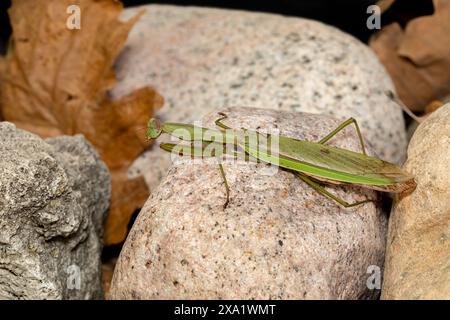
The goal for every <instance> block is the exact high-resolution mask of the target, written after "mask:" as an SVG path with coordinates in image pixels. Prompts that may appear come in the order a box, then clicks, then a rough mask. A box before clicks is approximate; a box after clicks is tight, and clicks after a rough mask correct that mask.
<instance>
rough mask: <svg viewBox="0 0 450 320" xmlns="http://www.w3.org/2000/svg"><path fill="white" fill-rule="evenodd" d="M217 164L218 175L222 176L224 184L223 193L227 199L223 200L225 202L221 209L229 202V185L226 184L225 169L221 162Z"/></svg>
mask: <svg viewBox="0 0 450 320" xmlns="http://www.w3.org/2000/svg"><path fill="white" fill-rule="evenodd" d="M218 165H219V171H220V175H221V176H222V180H223V183H224V184H225V193H226V197H227V199H226V200H225V203H224V204H223V209H226V208H227V206H228V203H229V202H230V186H229V185H228V181H227V177H226V176H225V171H224V170H223V165H222V164H221V163H219V164H218Z"/></svg>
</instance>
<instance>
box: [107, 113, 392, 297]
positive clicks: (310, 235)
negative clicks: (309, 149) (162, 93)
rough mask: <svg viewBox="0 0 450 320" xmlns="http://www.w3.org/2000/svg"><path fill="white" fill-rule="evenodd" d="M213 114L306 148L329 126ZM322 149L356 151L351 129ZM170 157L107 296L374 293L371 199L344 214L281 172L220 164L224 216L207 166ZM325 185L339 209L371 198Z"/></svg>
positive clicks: (319, 119) (318, 120)
mask: <svg viewBox="0 0 450 320" xmlns="http://www.w3.org/2000/svg"><path fill="white" fill-rule="evenodd" d="M223 111H224V112H226V113H227V114H228V115H229V119H227V120H226V121H227V124H232V126H233V127H241V126H243V127H248V128H253V129H257V128H258V130H260V131H262V132H264V131H268V132H272V133H273V132H274V130H277V129H278V130H280V134H283V135H287V136H292V137H296V138H299V139H308V140H313V141H317V140H318V139H319V138H320V137H323V136H324V135H325V134H326V133H328V132H330V131H331V130H332V129H334V127H336V126H337V124H338V123H339V121H338V120H336V119H333V118H331V117H329V116H325V115H314V114H307V113H294V112H280V111H275V110H264V109H253V108H226V109H224V110H223ZM216 117H217V115H216V113H212V114H210V115H209V116H208V117H207V118H206V121H205V122H204V123H203V125H205V126H206V127H211V128H214V125H213V123H214V122H213V120H214V119H215V118H216ZM330 143H331V144H333V145H336V146H340V147H343V148H347V149H350V150H353V151H358V150H360V146H359V143H358V139H357V137H356V134H355V132H354V128H347V129H345V130H344V131H343V132H342V133H340V134H339V135H338V136H336V137H335V138H333V139H332V140H331V141H330ZM174 160H175V161H174V164H173V166H172V167H171V168H170V170H169V172H168V174H167V176H165V177H164V178H163V180H162V182H161V184H160V185H159V187H158V188H157V189H156V190H155V191H154V192H153V193H152V195H151V197H150V198H149V200H148V201H147V203H146V204H145V206H144V208H143V209H142V211H141V212H140V214H139V216H138V218H137V220H136V222H135V223H134V225H133V227H132V230H131V231H130V234H129V236H128V238H127V240H126V243H125V245H124V247H123V249H122V252H121V254H120V257H119V260H118V263H117V265H116V268H115V271H114V275H113V280H112V284H111V290H110V296H109V297H110V298H111V299H251V298H254V299H358V298H374V297H376V296H377V295H378V294H379V290H372V289H374V287H371V286H368V285H367V283H368V281H369V277H370V276H371V273H370V272H372V271H371V270H377V269H378V270H381V269H382V263H383V260H384V250H385V232H386V225H387V222H386V216H385V214H383V213H382V210H381V208H380V204H379V202H376V203H374V202H370V203H366V204H364V205H361V206H358V207H354V208H350V209H345V208H344V207H342V206H340V205H338V204H336V203H335V202H334V201H332V200H330V199H328V198H326V197H324V196H323V195H321V194H319V193H317V192H316V191H314V190H313V189H311V188H310V187H309V186H308V185H306V184H305V183H303V182H302V181H301V180H299V179H298V178H297V177H296V176H295V175H294V174H292V173H290V172H287V171H284V170H281V169H277V168H276V167H273V168H268V167H267V166H266V165H264V164H256V163H253V164H252V163H248V162H246V163H233V162H227V163H225V164H224V168H225V172H226V176H227V179H228V182H229V184H230V189H231V198H230V203H229V205H228V207H227V208H226V209H225V210H224V209H223V203H224V201H225V190H224V185H223V182H222V180H221V176H220V174H219V170H218V168H217V164H216V163H214V161H213V162H211V161H210V160H199V159H190V158H187V157H184V158H181V159H180V158H175V159H174ZM272 170H274V171H272ZM326 188H327V190H329V191H330V192H334V193H336V194H338V196H340V197H342V198H344V199H346V200H347V201H349V202H354V201H356V200H361V199H364V198H367V197H369V198H373V199H374V198H375V197H377V194H376V193H375V192H374V191H371V190H365V189H361V188H355V187H352V186H336V185H335V186H327V187H326ZM368 270H369V273H367V272H368ZM380 278H381V275H380ZM369 282H370V281H369Z"/></svg>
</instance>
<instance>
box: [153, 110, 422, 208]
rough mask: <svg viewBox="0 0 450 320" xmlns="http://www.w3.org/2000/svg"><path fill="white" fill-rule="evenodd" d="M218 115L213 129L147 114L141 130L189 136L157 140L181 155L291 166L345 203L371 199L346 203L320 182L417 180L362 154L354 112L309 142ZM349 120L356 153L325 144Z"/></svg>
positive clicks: (396, 184) (404, 186)
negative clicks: (236, 124) (243, 125)
mask: <svg viewBox="0 0 450 320" xmlns="http://www.w3.org/2000/svg"><path fill="white" fill-rule="evenodd" d="M219 116H220V118H218V119H217V120H216V121H215V124H216V125H217V127H218V130H212V129H208V128H203V127H199V126H194V125H190V124H183V123H169V122H167V123H163V124H160V123H159V122H158V121H157V120H156V119H153V118H152V119H150V120H149V122H148V125H147V133H146V136H147V138H148V139H156V138H157V137H159V136H160V135H161V134H163V133H165V134H169V135H171V136H174V137H176V138H178V139H180V140H182V141H187V142H189V145H186V144H184V145H183V144H174V143H161V144H160V147H161V148H162V149H163V150H165V151H168V152H174V153H177V154H178V155H182V156H191V157H219V156H221V155H224V154H225V155H228V156H232V157H238V156H240V157H243V158H244V159H245V160H246V161H256V162H262V163H267V164H271V165H276V166H278V167H280V168H283V169H285V170H288V171H291V172H293V173H294V174H296V175H297V176H298V178H299V179H301V180H302V181H304V182H305V183H306V184H308V185H309V186H311V187H312V188H314V189H315V190H316V191H318V192H320V193H321V194H323V195H324V196H326V197H328V198H330V199H332V200H334V201H336V202H338V203H339V204H341V205H342V206H344V207H346V208H348V207H353V206H357V205H360V204H363V203H366V202H370V201H373V200H370V199H366V200H362V201H358V202H355V203H348V202H346V201H345V200H343V199H341V198H339V197H337V196H336V195H334V194H332V193H331V192H329V191H327V190H326V189H325V188H324V187H323V186H322V184H323V183H329V184H351V185H357V186H360V187H363V188H368V189H373V190H378V191H384V192H404V191H408V190H412V189H414V188H415V186H416V183H415V181H414V178H413V177H412V176H411V175H410V174H408V173H407V172H405V171H403V170H402V169H401V168H400V167H398V166H396V165H395V164H392V163H389V162H386V161H383V160H381V159H378V158H375V157H372V156H369V155H367V154H366V151H365V146H364V141H363V138H362V135H361V132H360V129H359V126H358V123H357V122H356V120H355V119H353V118H350V119H348V120H346V121H344V122H342V123H341V124H340V125H339V126H338V127H337V128H336V129H334V130H333V131H331V132H330V133H329V134H328V135H326V136H325V137H323V138H322V139H320V140H319V141H317V142H311V141H305V140H298V139H294V138H291V137H286V136H283V135H270V134H265V133H260V132H258V131H255V130H249V129H244V128H240V129H233V128H231V127H229V126H227V125H225V124H224V122H223V121H224V120H225V119H226V118H227V115H226V114H224V113H219ZM352 124H353V125H354V126H355V129H356V133H357V134H358V137H359V142H360V144H361V150H362V152H361V153H358V152H353V151H349V150H346V149H342V148H338V147H334V146H330V145H327V144H326V143H327V142H328V141H329V140H330V139H331V138H333V137H334V136H335V135H336V134H337V133H339V132H340V131H341V130H343V129H344V128H345V127H347V126H349V125H352ZM230 146H231V148H230ZM218 166H219V172H220V175H221V176H222V179H223V181H224V185H225V191H226V202H225V204H224V208H226V207H227V205H228V203H229V200H230V187H229V184H228V181H227V179H226V175H225V171H224V169H223V166H222V163H221V162H220V161H219V163H218Z"/></svg>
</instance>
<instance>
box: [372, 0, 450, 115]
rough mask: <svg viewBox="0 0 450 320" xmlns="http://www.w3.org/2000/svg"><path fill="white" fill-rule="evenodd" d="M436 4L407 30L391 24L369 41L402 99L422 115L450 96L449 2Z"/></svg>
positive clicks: (445, 0) (449, 0) (410, 23)
mask: <svg viewBox="0 0 450 320" xmlns="http://www.w3.org/2000/svg"><path fill="white" fill-rule="evenodd" d="M433 3H434V7H435V13H434V14H433V15H430V16H422V17H418V18H416V19H413V20H411V21H410V22H409V23H408V24H407V25H406V28H405V30H403V29H402V28H401V27H400V25H398V24H397V23H393V24H390V25H388V26H386V27H385V28H383V29H382V30H381V31H379V32H378V33H376V34H375V35H374V36H373V37H372V38H371V39H370V46H371V47H372V49H373V50H374V51H375V52H376V53H377V55H378V57H379V58H380V60H381V62H382V63H383V64H384V65H385V67H386V69H387V71H388V72H389V74H390V75H391V77H392V79H393V81H394V84H395V87H396V90H397V93H398V95H399V97H400V98H401V100H402V101H403V102H404V103H405V104H406V105H407V106H408V107H410V108H411V109H412V110H414V111H420V112H423V111H424V108H425V106H426V105H427V104H428V103H430V102H431V101H433V100H436V99H442V98H443V97H445V96H446V95H448V94H450V73H449V70H450V36H449V35H450V0H434V1H433Z"/></svg>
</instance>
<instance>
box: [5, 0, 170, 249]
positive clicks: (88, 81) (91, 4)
mask: <svg viewBox="0 0 450 320" xmlns="http://www.w3.org/2000/svg"><path fill="white" fill-rule="evenodd" d="M72 4H74V2H73V1H71V0H40V1H35V0H14V1H13V4H12V7H11V8H10V9H9V15H10V18H11V24H12V28H13V35H12V37H13V46H12V47H11V48H10V50H9V53H8V55H7V57H6V58H5V61H4V62H3V63H0V67H1V69H3V72H2V74H1V79H2V81H1V83H0V92H1V98H0V99H1V100H0V102H1V113H0V114H1V115H2V117H3V118H4V119H5V120H7V121H11V122H14V123H16V125H17V126H18V127H20V128H23V129H26V130H28V131H31V132H35V133H37V134H39V135H41V136H43V137H50V136H57V135H63V134H67V135H73V134H76V133H82V134H84V135H85V137H86V138H87V139H88V140H89V141H90V142H91V143H92V144H93V145H94V146H95V147H96V148H97V150H98V151H99V153H100V155H101V156H102V158H103V160H104V161H105V163H106V164H107V165H108V167H109V169H110V171H111V175H112V180H113V189H112V200H111V209H110V212H111V214H110V217H109V218H108V221H107V228H106V232H105V239H106V240H107V241H106V243H107V244H110V243H116V242H120V241H122V240H123V239H124V237H125V232H126V228H127V224H128V220H129V217H130V216H131V214H132V213H133V212H134V210H135V209H136V208H139V207H141V206H142V205H143V202H144V201H145V199H146V198H147V197H148V190H147V187H146V185H145V183H144V180H143V179H142V178H140V179H132V180H129V179H128V178H127V176H126V171H127V169H128V166H129V165H130V163H131V162H132V161H133V160H134V159H135V157H136V156H137V155H138V154H139V153H141V152H142V151H143V149H144V148H145V147H146V143H145V141H144V134H143V132H142V131H140V132H138V131H139V130H137V129H138V128H145V125H146V121H147V120H148V118H149V117H151V115H152V112H153V110H154V109H156V108H159V107H161V105H162V103H163V100H162V98H161V97H160V96H159V95H158V93H156V92H155V91H154V90H153V89H151V88H142V89H139V90H137V91H135V92H133V93H131V94H130V95H128V96H125V97H123V98H121V99H119V100H118V101H111V100H110V98H109V97H108V95H107V91H108V90H109V89H110V88H111V87H112V86H113V85H114V82H115V75H114V70H113V68H112V66H113V62H114V60H115V59H116V57H117V55H118V54H119V52H120V51H121V49H122V48H123V46H124V43H125V40H126V38H127V36H128V32H129V31H130V29H131V27H132V26H133V24H134V23H135V22H136V21H137V19H138V18H139V16H135V17H133V18H132V19H131V20H129V21H127V22H120V21H119V20H118V17H119V15H120V13H121V12H122V10H123V7H122V5H121V4H120V2H118V1H114V0H79V1H77V2H76V4H77V5H78V6H79V7H80V11H81V29H73V30H70V29H68V28H67V25H66V21H67V19H68V17H69V15H70V14H68V13H67V8H68V6H70V5H72ZM114 220H117V221H114ZM119 224H121V225H120V226H119ZM108 226H114V227H108ZM111 232H112V233H114V234H111ZM115 232H116V233H115ZM112 239H113V240H112Z"/></svg>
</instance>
